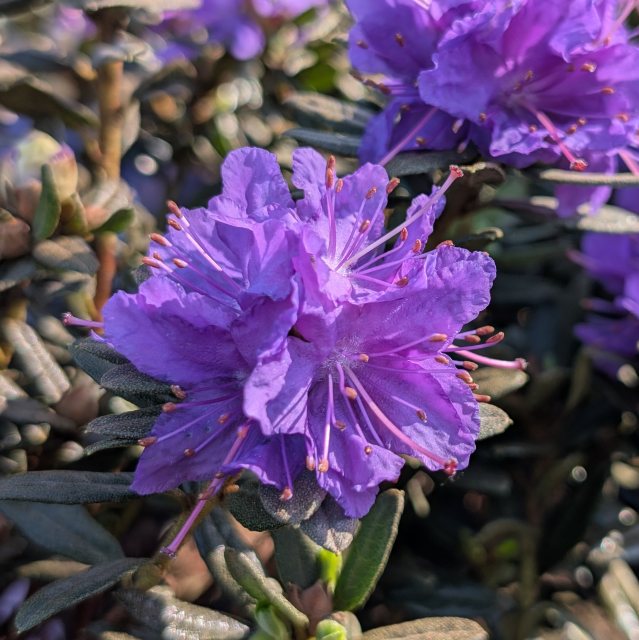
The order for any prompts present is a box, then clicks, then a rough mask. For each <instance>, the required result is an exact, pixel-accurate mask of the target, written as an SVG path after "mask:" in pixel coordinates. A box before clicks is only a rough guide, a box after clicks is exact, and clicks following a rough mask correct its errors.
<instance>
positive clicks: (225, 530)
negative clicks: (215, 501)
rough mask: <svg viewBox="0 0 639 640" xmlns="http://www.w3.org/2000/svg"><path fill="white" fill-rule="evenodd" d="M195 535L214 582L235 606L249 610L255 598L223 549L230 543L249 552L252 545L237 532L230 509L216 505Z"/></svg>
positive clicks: (231, 545) (235, 547)
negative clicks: (238, 578) (234, 572)
mask: <svg viewBox="0 0 639 640" xmlns="http://www.w3.org/2000/svg"><path fill="white" fill-rule="evenodd" d="M194 537H195V543H196V544H197V548H198V551H199V552H200V555H201V556H202V559H203V560H204V562H206V566H207V567H208V569H209V571H210V572H211V575H212V576H213V578H214V580H215V584H217V585H218V586H219V587H220V588H221V589H222V591H224V593H225V594H226V595H227V596H228V597H229V598H230V599H231V600H232V602H233V603H234V604H235V605H236V606H241V607H243V608H244V610H245V612H247V613H249V612H250V606H251V605H252V604H253V602H254V600H253V598H251V597H250V596H249V595H248V594H247V593H246V592H245V591H244V590H243V589H242V587H241V586H240V585H239V583H238V582H237V581H236V580H235V578H233V576H232V575H231V572H230V571H229V569H228V567H227V566H226V560H225V558H224V549H225V548H226V547H227V546H230V547H233V548H234V549H238V550H243V551H247V552H249V548H248V547H247V546H246V545H245V544H244V543H243V542H242V540H241V539H240V538H239V536H238V535H237V533H236V531H235V529H234V526H233V523H232V521H231V516H230V515H229V513H228V512H227V511H226V510H225V509H222V508H220V507H215V508H213V509H212V510H211V513H210V514H209V515H208V517H206V518H205V519H204V520H202V522H201V523H200V524H199V526H198V527H197V529H196V530H195V534H194ZM256 562H258V561H257V558H256Z"/></svg>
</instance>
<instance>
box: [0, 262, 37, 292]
mask: <svg viewBox="0 0 639 640" xmlns="http://www.w3.org/2000/svg"><path fill="white" fill-rule="evenodd" d="M36 270H37V265H36V263H35V262H34V260H33V259H32V258H31V257H25V258H20V259H19V260H7V261H6V262H4V263H3V264H0V293H1V292H2V291H6V290H7V289H10V288H11V287H15V286H16V285H17V284H18V283H19V282H21V281H22V280H26V279H27V278H30V277H31V276H32V275H33V274H34V273H35V272H36Z"/></svg>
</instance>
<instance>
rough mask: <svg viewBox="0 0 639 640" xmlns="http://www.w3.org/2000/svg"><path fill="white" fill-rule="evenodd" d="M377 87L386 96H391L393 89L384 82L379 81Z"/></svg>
mask: <svg viewBox="0 0 639 640" xmlns="http://www.w3.org/2000/svg"><path fill="white" fill-rule="evenodd" d="M377 88H378V89H379V90H380V91H381V92H382V93H383V94H384V95H386V96H389V95H390V93H391V90H390V89H389V88H388V87H387V86H386V85H385V84H384V83H383V82H378V83H377Z"/></svg>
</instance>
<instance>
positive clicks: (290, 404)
mask: <svg viewBox="0 0 639 640" xmlns="http://www.w3.org/2000/svg"><path fill="white" fill-rule="evenodd" d="M293 165H294V166H293V179H292V180H293V183H294V184H295V185H296V186H297V187H299V188H301V189H303V191H304V196H303V198H301V199H300V200H298V201H297V202H294V201H293V199H292V198H291V194H290V191H289V187H288V185H287V183H286V181H285V180H284V178H283V176H282V173H281V170H280V168H279V166H278V164H277V161H276V159H275V156H273V155H272V154H270V153H268V152H266V151H264V150H261V149H253V148H245V149H240V150H237V151H234V152H232V153H230V154H229V156H228V157H227V159H226V160H225V162H224V164H223V167H222V180H223V191H222V193H221V195H219V196H216V197H214V198H213V199H212V200H211V201H210V202H209V203H208V205H207V208H206V209H204V208H202V209H195V210H187V209H180V208H178V207H177V205H175V204H173V203H170V206H169V208H170V215H169V218H168V231H167V233H166V234H165V235H160V234H153V235H152V236H151V239H152V246H151V248H150V251H149V255H148V256H147V257H146V258H144V261H143V262H144V263H145V264H146V265H148V266H149V267H151V268H152V276H151V277H150V278H149V279H147V280H146V281H145V282H143V283H142V284H141V285H140V287H139V290H138V292H137V293H135V294H129V293H124V292H119V293H116V294H115V295H114V296H112V298H111V299H110V300H109V301H108V302H107V304H106V306H105V308H104V323H103V325H99V323H85V324H88V325H92V326H103V328H104V339H106V340H107V341H108V342H109V343H110V344H112V345H113V347H115V348H116V349H117V350H118V351H119V352H120V353H122V354H123V355H124V356H125V357H127V358H128V359H129V360H130V361H131V362H132V363H133V364H134V365H135V366H136V367H137V368H138V369H139V370H140V371H142V372H144V373H146V374H149V375H151V376H153V377H155V378H158V379H160V380H163V381H165V382H167V383H170V384H171V385H173V387H172V388H173V389H174V393H175V395H176V401H175V402H169V403H167V404H165V405H164V407H163V412H162V414H161V415H160V417H159V418H158V419H157V421H156V423H155V425H154V427H153V430H152V432H151V434H150V436H149V437H147V438H144V439H143V440H142V441H141V444H143V445H144V446H145V450H144V452H143V454H142V456H141V458H140V461H139V464H138V467H137V471H136V474H135V480H134V483H133V488H134V489H135V490H136V491H138V492H140V493H150V492H156V491H162V490H164V489H168V488H171V487H175V486H177V485H178V484H180V483H181V482H184V481H186V480H203V479H213V482H212V484H211V485H210V487H209V490H208V493H207V494H206V496H209V495H210V494H211V492H213V491H215V490H217V489H218V488H219V487H220V486H221V484H222V482H223V477H224V476H225V475H228V474H231V473H234V472H236V471H238V470H240V469H243V468H244V469H250V470H251V471H253V472H254V473H255V474H256V475H257V477H258V478H259V479H260V480H261V481H262V482H264V483H268V484H272V485H275V486H277V487H278V488H279V489H281V490H282V498H283V499H286V498H289V497H290V496H291V495H292V490H293V482H294V480H295V478H296V476H297V475H298V474H299V473H300V471H301V470H302V469H303V468H304V467H305V466H306V467H307V468H308V469H310V470H314V471H315V474H316V477H317V482H318V484H319V486H320V487H322V488H323V489H325V490H326V491H328V492H329V493H330V495H332V496H333V497H334V498H335V499H336V500H337V502H338V503H339V504H340V505H341V507H342V508H343V510H344V512H345V513H346V514H347V515H349V516H353V517H359V516H362V515H364V514H365V513H366V512H367V511H368V509H369V508H370V506H371V505H372V503H373V501H374V499H375V496H376V494H377V492H378V488H379V484H380V483H381V482H383V481H385V480H395V479H396V478H397V476H398V474H399V471H400V470H401V468H402V466H403V463H404V460H403V458H402V457H401V456H403V455H411V456H414V457H416V458H418V459H419V460H421V461H422V462H423V463H424V464H425V465H426V466H427V467H428V468H429V469H432V470H437V469H442V470H444V471H446V472H447V473H449V474H453V473H454V472H455V471H456V469H458V468H463V467H465V466H466V465H467V464H468V459H469V456H470V454H471V452H472V451H473V449H474V446H475V444H474V441H475V438H476V436H477V433H478V429H479V411H478V401H480V400H484V399H486V398H485V397H483V396H480V395H475V391H476V390H477V385H475V384H474V383H473V381H472V378H471V377H470V373H469V371H472V370H473V369H475V368H476V367H477V363H481V364H489V365H496V366H503V367H508V368H521V367H522V366H523V363H522V361H515V362H501V361H496V360H493V359H491V358H486V357H484V356H481V355H478V354H477V353H476V352H477V350H478V349H482V348H484V347H487V346H490V345H491V344H495V343H496V342H499V341H500V340H501V339H502V338H503V334H495V335H493V333H494V329H493V328H492V327H480V328H479V329H470V330H464V328H463V327H464V325H466V324H467V323H469V322H471V321H473V320H474V319H475V318H476V317H477V315H478V314H479V313H480V312H481V311H482V310H483V309H484V308H485V307H486V306H487V304H488V302H489V299H490V296H489V292H490V287H491V285H492V281H493V279H494V277H495V266H494V263H493V261H492V259H491V258H490V257H489V256H488V255H487V254H485V253H482V252H470V251H467V250H465V249H461V248H457V247H454V246H452V244H451V243H443V244H442V245H440V246H438V247H437V248H435V249H434V250H432V251H430V252H427V253H423V252H422V250H423V247H424V245H425V243H426V241H427V239H428V236H429V235H430V233H431V231H432V229H433V224H434V221H435V219H436V217H437V216H438V215H439V213H440V212H441V209H442V206H443V194H444V191H445V189H446V188H447V186H448V185H449V184H450V183H452V181H454V180H455V179H456V178H457V177H458V176H459V175H461V172H460V171H459V169H457V168H455V167H454V168H452V171H451V175H450V176H449V178H448V179H447V180H446V182H445V183H444V185H443V186H442V187H441V188H439V189H435V190H434V191H433V193H432V194H431V195H430V196H425V195H422V196H418V197H417V198H416V199H415V200H414V201H413V203H412V205H411V206H410V207H409V209H408V212H407V217H406V221H405V222H404V223H402V224H401V225H399V226H398V227H396V228H395V229H393V230H391V231H386V230H385V229H384V208H385V206H386V200H387V195H388V193H389V192H390V191H392V189H393V188H394V187H395V186H396V185H397V181H395V180H389V178H388V175H387V174H386V171H385V170H384V169H383V168H382V167H379V166H375V165H364V166H363V167H361V168H360V169H358V170H357V171H356V172H355V173H353V174H352V175H350V176H345V177H344V178H337V176H336V175H335V167H334V165H335V161H334V159H332V158H329V160H328V161H325V160H324V159H323V158H322V157H321V156H320V155H319V154H317V153H315V152H314V151H312V150H310V149H300V150H298V151H297V152H296V154H295V156H294V163H293ZM394 238H396V241H395V243H394V245H393V246H391V247H390V248H387V246H388V242H389V241H391V240H393V239H394ZM68 321H69V322H70V323H72V324H73V323H75V324H77V323H78V321H76V320H75V319H73V318H69V319H68ZM459 341H463V342H466V343H467V344H466V345H464V344H460V342H459Z"/></svg>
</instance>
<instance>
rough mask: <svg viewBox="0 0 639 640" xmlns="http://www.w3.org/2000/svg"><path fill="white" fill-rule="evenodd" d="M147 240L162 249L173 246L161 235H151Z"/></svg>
mask: <svg viewBox="0 0 639 640" xmlns="http://www.w3.org/2000/svg"><path fill="white" fill-rule="evenodd" d="M149 238H151V240H152V241H153V242H155V243H157V244H160V245H162V246H163V247H172V246H173V245H172V244H171V243H170V242H169V241H168V240H167V239H166V238H165V237H164V236H163V235H161V234H159V233H152V234H151V235H150V236H149Z"/></svg>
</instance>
